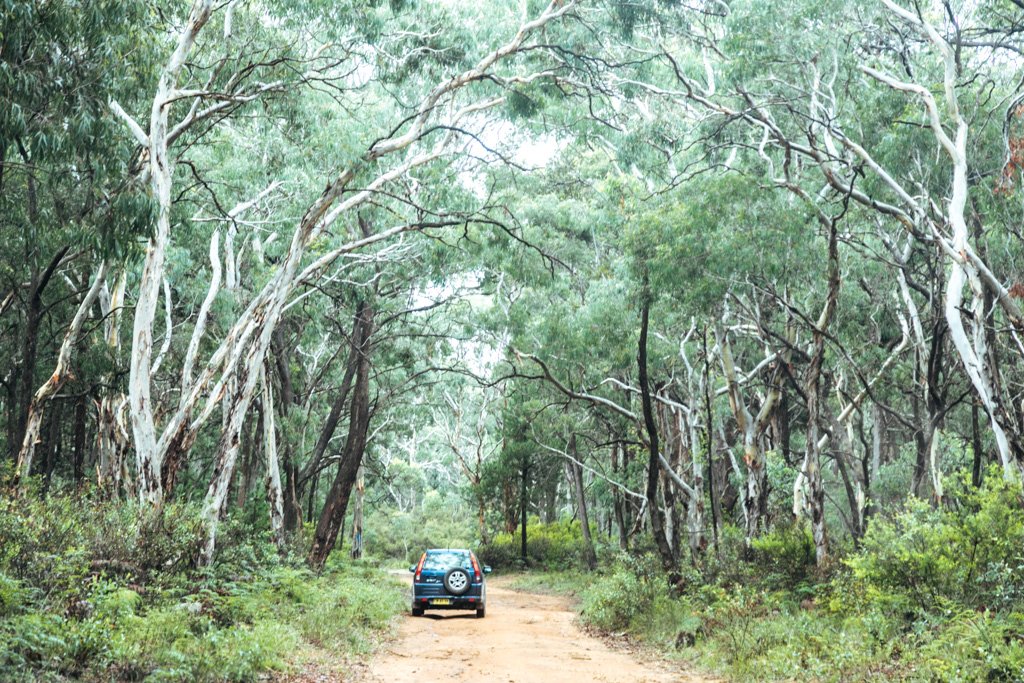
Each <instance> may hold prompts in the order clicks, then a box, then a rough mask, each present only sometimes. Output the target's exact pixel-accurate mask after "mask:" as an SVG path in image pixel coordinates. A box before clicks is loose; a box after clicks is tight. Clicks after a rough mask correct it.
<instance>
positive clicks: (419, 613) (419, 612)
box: [412, 607, 423, 617]
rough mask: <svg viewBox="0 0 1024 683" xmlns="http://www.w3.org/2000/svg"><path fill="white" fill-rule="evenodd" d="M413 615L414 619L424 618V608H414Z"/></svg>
mask: <svg viewBox="0 0 1024 683" xmlns="http://www.w3.org/2000/svg"><path fill="white" fill-rule="evenodd" d="M412 615H413V616H414V617H422V616H423V608H422V607H413V608H412Z"/></svg>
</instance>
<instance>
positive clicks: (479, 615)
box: [476, 607, 487, 619]
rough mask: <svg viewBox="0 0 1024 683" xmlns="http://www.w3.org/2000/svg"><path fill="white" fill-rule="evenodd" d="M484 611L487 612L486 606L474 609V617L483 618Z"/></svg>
mask: <svg viewBox="0 0 1024 683" xmlns="http://www.w3.org/2000/svg"><path fill="white" fill-rule="evenodd" d="M486 612H487V608H486V607H481V608H480V609H478V610H477V611H476V618H477V619H483V618H484V614H485V613H486Z"/></svg>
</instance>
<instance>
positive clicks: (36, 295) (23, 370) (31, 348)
mask: <svg viewBox="0 0 1024 683" xmlns="http://www.w3.org/2000/svg"><path fill="white" fill-rule="evenodd" d="M69 250H70V247H61V248H60V250H58V251H57V253H56V254H55V255H54V257H53V258H52V259H51V260H50V263H49V265H47V266H46V268H45V270H43V272H42V273H38V272H37V271H36V272H33V277H32V282H31V283H30V284H29V287H30V294H29V297H28V310H27V311H26V314H25V317H26V321H25V330H24V333H23V336H22V350H21V362H20V363H19V367H18V372H19V373H20V383H19V384H20V391H19V392H18V398H17V405H16V407H15V411H14V431H13V432H12V434H11V442H10V444H9V447H10V450H11V455H12V456H13V459H14V460H15V461H16V462H17V463H18V466H17V467H16V470H15V476H16V477H17V476H19V475H20V472H21V470H22V465H23V463H22V458H23V456H24V445H25V441H26V432H27V430H28V429H30V428H31V427H32V425H31V413H32V405H33V403H35V401H34V400H33V392H34V391H35V390H36V388H35V374H36V365H37V358H38V350H39V328H40V325H41V324H42V321H43V290H45V289H46V287H47V285H48V284H49V283H50V281H51V280H52V279H53V274H54V273H55V272H56V270H57V267H58V266H59V265H60V264H61V262H62V261H63V260H64V257H65V256H66V255H67V253H68V251H69ZM53 393H56V390H54V391H53V392H52V393H51V394H50V395H52V394H53ZM44 400H45V399H44ZM41 421H42V417H41V416H40V419H39V421H38V422H37V423H36V424H35V431H36V433H35V434H34V435H33V437H32V442H31V443H33V444H34V443H35V441H38V439H39V424H40V423H41Z"/></svg>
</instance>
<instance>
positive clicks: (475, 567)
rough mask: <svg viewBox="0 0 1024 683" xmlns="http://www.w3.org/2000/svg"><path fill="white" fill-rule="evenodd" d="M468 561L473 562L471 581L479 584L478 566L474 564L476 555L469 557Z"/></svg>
mask: <svg viewBox="0 0 1024 683" xmlns="http://www.w3.org/2000/svg"><path fill="white" fill-rule="evenodd" d="M469 559H470V560H472V561H473V580H474V581H476V582H477V583H480V580H481V579H480V565H478V564H477V563H476V555H470V556H469Z"/></svg>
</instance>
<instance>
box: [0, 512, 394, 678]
mask: <svg viewBox="0 0 1024 683" xmlns="http://www.w3.org/2000/svg"><path fill="white" fill-rule="evenodd" d="M138 512H139V511H138V509H137V508H136V507H135V505H134V504H131V503H101V502H90V503H83V501H81V500H78V499H76V500H75V501H71V500H70V499H65V498H62V497H59V496H57V497H51V498H50V499H48V500H46V501H38V500H25V501H17V503H16V504H15V502H13V501H11V500H2V501H0V680H3V681H12V682H20V681H25V682H27V681H47V680H53V681H58V680H59V681H63V680H67V679H69V678H70V679H85V680H97V681H98V680H126V681H136V680H146V681H211V682H212V681H254V680H263V679H265V677H266V673H267V672H268V671H272V670H281V669H284V668H286V667H287V666H288V664H289V661H290V659H291V658H292V657H293V654H294V651H295V650H296V649H297V648H300V647H324V648H329V649H330V650H332V651H334V652H342V653H344V652H356V651H365V650H366V649H367V648H368V647H369V646H370V645H371V644H372V643H373V642H374V640H375V638H376V635H377V634H378V633H380V632H381V631H382V630H384V629H387V628H389V626H390V623H391V620H392V617H393V616H394V615H395V614H397V613H398V612H400V611H402V610H403V609H404V607H405V599H404V598H403V596H402V590H401V586H400V584H398V583H397V582H394V581H391V580H381V575H380V571H379V570H378V569H376V568H373V567H368V566H361V565H356V566H352V565H351V563H344V564H342V563H341V562H339V561H338V560H337V558H333V557H332V562H330V563H329V565H328V570H327V572H325V573H324V574H323V575H322V576H317V575H315V574H314V573H312V572H311V571H310V570H309V569H307V568H306V567H305V565H304V564H303V563H302V560H301V556H299V557H297V558H294V559H292V558H289V557H286V558H284V559H282V558H281V557H280V556H279V555H278V553H277V550H276V548H274V546H273V545H272V544H271V543H270V542H269V535H268V531H267V529H265V528H262V527H257V528H255V529H253V530H250V531H249V532H248V533H247V531H246V529H245V527H244V525H232V524H230V523H229V524H226V525H225V528H224V532H225V533H224V534H223V536H222V537H221V538H222V540H223V543H222V545H221V549H220V553H219V555H218V559H217V562H216V563H215V564H214V565H213V566H212V567H208V568H202V569H199V568H196V567H194V566H193V562H194V558H195V551H196V547H197V545H196V542H197V540H198V538H199V536H198V535H197V530H198V529H199V528H200V527H198V526H196V520H197V519H198V516H197V515H195V514H194V511H193V510H191V509H190V508H188V507H174V506H170V507H169V508H168V509H167V511H166V512H167V513H166V515H165V516H164V517H163V518H161V519H159V520H157V521H155V522H151V521H147V519H146V518H145V516H143V515H139V514H138ZM147 524H149V525H150V526H147ZM150 539H152V545H150Z"/></svg>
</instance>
